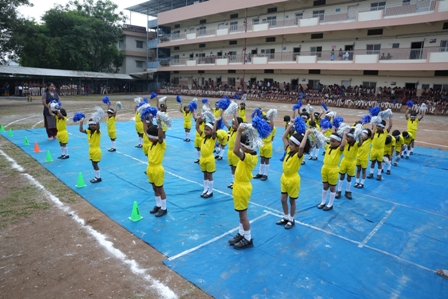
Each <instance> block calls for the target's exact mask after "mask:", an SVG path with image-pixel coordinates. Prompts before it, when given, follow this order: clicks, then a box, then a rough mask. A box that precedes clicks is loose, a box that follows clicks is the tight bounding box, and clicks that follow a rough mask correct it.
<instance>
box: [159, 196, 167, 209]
mask: <svg viewBox="0 0 448 299" xmlns="http://www.w3.org/2000/svg"><path fill="white" fill-rule="evenodd" d="M160 203H161V204H162V210H166V198H165V199H160Z"/></svg>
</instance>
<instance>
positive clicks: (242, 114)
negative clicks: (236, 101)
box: [238, 108, 246, 122]
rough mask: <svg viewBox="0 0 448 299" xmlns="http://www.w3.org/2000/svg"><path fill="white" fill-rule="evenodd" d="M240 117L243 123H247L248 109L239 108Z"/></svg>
mask: <svg viewBox="0 0 448 299" xmlns="http://www.w3.org/2000/svg"><path fill="white" fill-rule="evenodd" d="M238 116H239V117H241V118H242V119H243V122H246V109H241V108H238Z"/></svg>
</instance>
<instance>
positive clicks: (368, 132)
mask: <svg viewBox="0 0 448 299" xmlns="http://www.w3.org/2000/svg"><path fill="white" fill-rule="evenodd" d="M364 130H366V131H367V137H369V138H370V137H372V131H371V130H370V129H368V128H365V129H364Z"/></svg>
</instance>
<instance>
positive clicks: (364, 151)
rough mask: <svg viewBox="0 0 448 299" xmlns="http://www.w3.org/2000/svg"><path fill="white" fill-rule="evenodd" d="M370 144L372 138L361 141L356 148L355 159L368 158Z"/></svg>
mask: <svg viewBox="0 0 448 299" xmlns="http://www.w3.org/2000/svg"><path fill="white" fill-rule="evenodd" d="M371 144H372V139H370V138H368V139H366V140H364V141H363V142H362V145H361V146H360V147H359V148H358V155H357V156H356V159H358V160H368V159H369V153H370V145H371Z"/></svg>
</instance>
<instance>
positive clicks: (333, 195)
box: [327, 192, 336, 207]
mask: <svg viewBox="0 0 448 299" xmlns="http://www.w3.org/2000/svg"><path fill="white" fill-rule="evenodd" d="M335 197H336V192H330V201H329V202H328V205H327V207H332V206H333V202H334V198H335Z"/></svg>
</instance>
